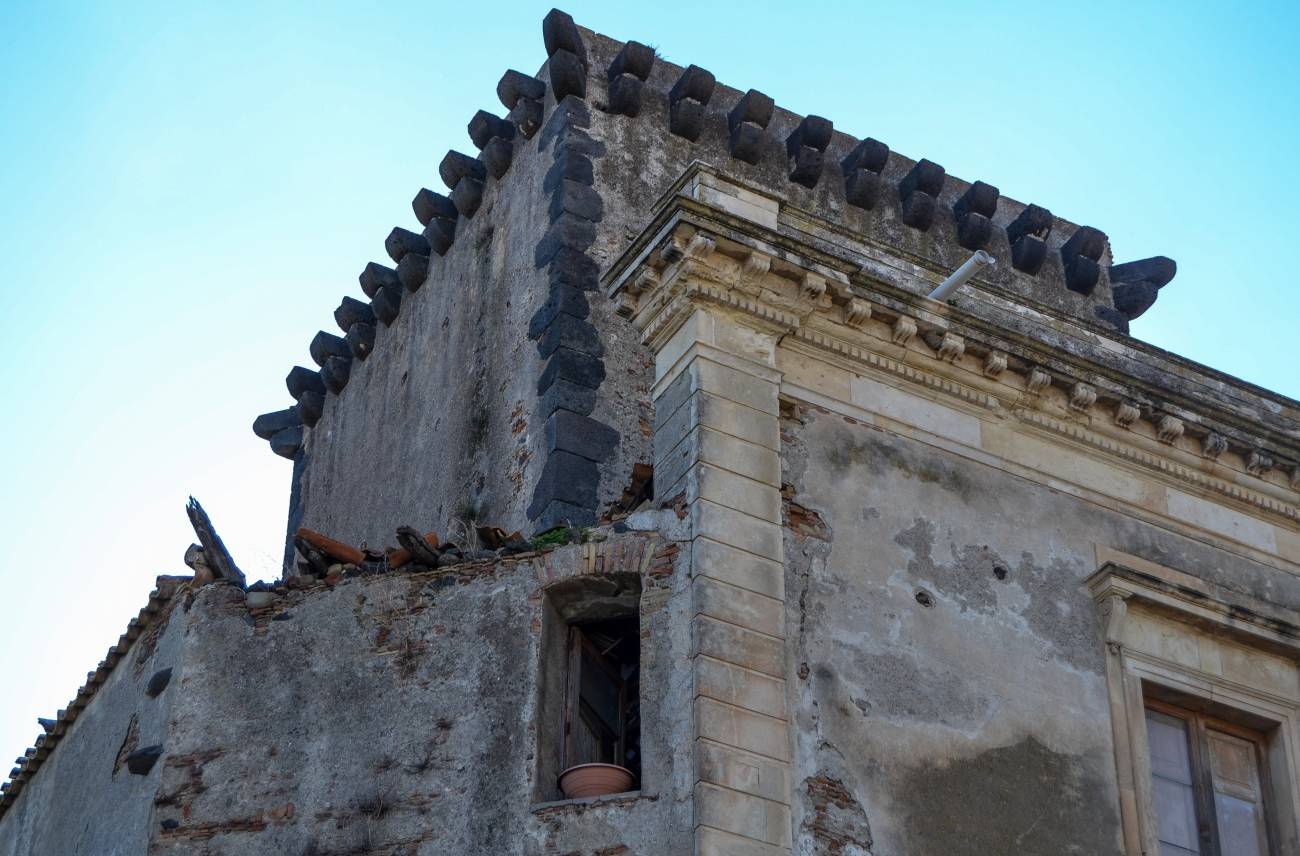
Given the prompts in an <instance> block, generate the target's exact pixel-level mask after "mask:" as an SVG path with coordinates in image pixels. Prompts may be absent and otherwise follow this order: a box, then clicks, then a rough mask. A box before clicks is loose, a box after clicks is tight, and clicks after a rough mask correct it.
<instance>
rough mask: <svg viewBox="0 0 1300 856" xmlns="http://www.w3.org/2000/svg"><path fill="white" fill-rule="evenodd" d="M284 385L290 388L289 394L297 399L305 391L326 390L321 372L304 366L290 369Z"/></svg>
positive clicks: (321, 391)
mask: <svg viewBox="0 0 1300 856" xmlns="http://www.w3.org/2000/svg"><path fill="white" fill-rule="evenodd" d="M284 385H285V386H286V387H288V388H289V395H291V396H293V398H294V399H295V400H296V399H299V398H302V395H303V393H304V392H320V393H323V392H325V383H324V381H322V380H321V377H320V373H319V372H314V371H312V370H311V369H308V368H304V367H302V366H294V367H293V368H291V369H289V374H287V375H285V378H284Z"/></svg>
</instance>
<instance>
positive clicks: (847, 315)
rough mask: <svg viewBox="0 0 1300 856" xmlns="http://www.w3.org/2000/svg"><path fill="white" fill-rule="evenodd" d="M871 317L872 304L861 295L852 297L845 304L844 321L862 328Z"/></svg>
mask: <svg viewBox="0 0 1300 856" xmlns="http://www.w3.org/2000/svg"><path fill="white" fill-rule="evenodd" d="M870 319H871V304H870V303H868V302H867V301H865V300H863V299H862V298H860V297H850V298H849V300H848V303H846V304H844V323H845V324H847V325H849V326H850V327H852V328H854V329H855V330H861V329H862V328H863V327H865V326H867V321H869V320H870Z"/></svg>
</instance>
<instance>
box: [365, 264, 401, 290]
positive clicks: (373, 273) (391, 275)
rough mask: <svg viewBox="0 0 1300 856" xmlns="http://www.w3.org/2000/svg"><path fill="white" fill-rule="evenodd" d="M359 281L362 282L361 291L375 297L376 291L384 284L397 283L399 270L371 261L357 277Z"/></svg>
mask: <svg viewBox="0 0 1300 856" xmlns="http://www.w3.org/2000/svg"><path fill="white" fill-rule="evenodd" d="M357 282H358V283H360V285H361V291H362V292H364V293H365V295H366V297H374V296H375V293H376V292H377V291H379V289H381V288H383V287H384V286H386V285H396V284H397V271H395V270H393V269H392V268H390V267H387V266H385V265H381V264H378V263H377V262H370V263H369V264H367V265H366V267H365V270H363V271H361V274H360V275H359V276H358V277H357Z"/></svg>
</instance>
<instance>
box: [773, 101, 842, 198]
mask: <svg viewBox="0 0 1300 856" xmlns="http://www.w3.org/2000/svg"><path fill="white" fill-rule="evenodd" d="M834 131H835V129H834V126H833V125H832V124H831V120H830V119H824V118H822V117H821V116H805V117H804V118H803V121H802V122H800V123H799V125H798V126H797V127H796V128H795V129H794V130H793V131H791V132H790V136H788V137H786V138H785V155H786V158H787V160H788V162H789V167H790V180H791V181H793V182H794V183H795V184H802V185H803V186H804V187H809V188H812V187H816V186H817V180H818V179H819V178H821V175H822V158H823V157H824V155H825V153H826V147H827V146H829V145H830V144H831V135H832V134H833V133H834Z"/></svg>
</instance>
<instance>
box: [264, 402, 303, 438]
mask: <svg viewBox="0 0 1300 856" xmlns="http://www.w3.org/2000/svg"><path fill="white" fill-rule="evenodd" d="M301 424H302V416H300V415H299V413H298V408H297V407H289V408H286V409H284V410H277V411H275V412H274V413H263V414H262V415H261V416H259V417H257V418H256V419H254V420H253V433H254V434H256V435H257V436H258V437H261V438H262V439H263V440H270V439H271V437H272V436H274V435H275V433H276V432H278V431H283V430H284V429H286V428H296V427H297V426H299V425H301Z"/></svg>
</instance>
